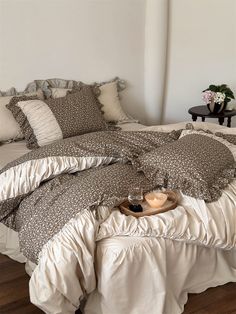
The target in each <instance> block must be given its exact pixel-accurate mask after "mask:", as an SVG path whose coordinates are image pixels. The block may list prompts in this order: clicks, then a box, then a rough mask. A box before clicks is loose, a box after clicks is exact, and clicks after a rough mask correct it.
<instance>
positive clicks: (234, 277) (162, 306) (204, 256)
mask: <svg viewBox="0 0 236 314" xmlns="http://www.w3.org/2000/svg"><path fill="white" fill-rule="evenodd" d="M119 126H120V127H121V128H122V129H123V130H125V132H130V134H133V136H135V135H136V134H138V136H142V134H144V136H143V138H145V136H146V137H147V136H149V135H150V136H152V135H153V134H155V132H156V133H157V134H158V132H163V133H166V134H169V133H171V132H172V131H173V130H175V131H178V130H181V129H184V128H185V126H186V122H184V123H178V124H173V125H166V126H152V127H145V126H143V125H140V124H139V123H136V122H126V123H121V124H120V125H119ZM193 126H194V128H195V129H205V130H210V131H211V132H213V133H215V132H217V131H220V132H221V133H223V134H236V130H235V129H233V128H232V129H228V128H225V127H222V126H217V125H215V124H211V123H194V124H193ZM132 132H134V133H132ZM135 132H139V133H135ZM140 132H142V133H140ZM145 132H146V133H145ZM125 134H126V136H127V137H129V134H128V133H125ZM130 136H131V135H130ZM90 140H91V141H92V137H90ZM150 140H151V139H150ZM168 140H169V139H168ZM80 141H81V138H80ZM117 143H118V142H117ZM140 143H141V141H140ZM117 145H118V144H117ZM140 145H141V144H140ZM143 145H145V143H144V144H143ZM141 146H142V145H141ZM106 149H107V147H106ZM39 150H40V149H39ZM27 152H29V149H27V148H26V143H25V141H24V140H21V141H17V142H13V143H10V144H4V145H2V146H0V166H1V168H3V167H4V166H6V164H7V163H9V162H13V166H12V168H14V167H15V168H16V167H17V166H18V165H17V162H16V163H15V164H14V162H15V161H14V160H16V159H17V158H18V159H19V157H21V156H23V157H21V158H23V159H22V160H23V162H27V161H26V160H24V156H25V155H24V154H26V153H27ZM123 153H124V154H125V157H130V156H129V154H127V151H126V150H125V149H124V152H123ZM128 153H130V151H128ZM35 154H37V152H36V153H35ZM119 157H120V156H119ZM122 157H123V155H122ZM37 158H39V157H38V156H37V155H36V159H37ZM18 159H17V160H18ZM118 159H119V158H118ZM106 162H107V160H106ZM110 162H111V160H110V161H109V163H110ZM113 162H114V160H112V163H113ZM116 162H117V160H116V161H115V163H114V164H113V166H114V167H116ZM124 167H125V165H124ZM15 168H14V170H15ZM9 169H11V168H9ZM9 169H8V170H9ZM22 169H23V168H22ZM23 170H24V169H23ZM77 170H78V169H77ZM80 170H85V169H84V168H83V169H82V168H80ZM125 170H126V169H125ZM127 170H128V169H127ZM70 171H71V169H70ZM74 172H75V171H74ZM81 172H82V175H81V177H80V180H85V182H86V171H85V172H83V171H81ZM84 173H85V175H84ZM16 174H17V173H16ZM92 175H93V174H92ZM84 176H85V177H84ZM63 178H64V177H63ZM65 178H67V177H66V175H65ZM113 178H114V177H113ZM48 179H51V175H49V176H48ZM48 179H47V180H48ZM63 180H64V179H63ZM113 181H114V180H113ZM1 182H3V181H1ZM49 183H50V180H49ZM32 195H34V193H32ZM179 197H180V200H179V206H178V207H177V208H176V209H175V210H173V211H169V212H167V213H163V214H160V215H154V216H151V217H142V218H140V219H135V218H134V217H126V216H125V215H122V214H121V213H120V212H119V210H118V209H117V208H116V207H113V206H109V205H104V204H98V207H97V210H85V211H83V212H82V213H80V214H79V215H76V216H74V217H73V218H72V219H71V220H70V221H69V224H68V223H67V224H66V225H65V226H64V227H63V228H62V230H60V231H59V232H57V233H56V234H55V235H54V236H53V237H52V238H51V239H50V240H49V241H47V243H46V244H44V245H43V248H42V250H41V251H40V255H39V259H38V260H37V261H36V263H35V261H33V262H32V260H30V259H29V258H27V257H25V256H24V254H23V253H22V252H21V250H20V247H19V235H20V237H21V231H20V233H18V232H15V231H13V230H11V229H9V228H7V227H6V226H5V225H4V224H2V223H1V224H0V252H1V253H2V254H6V255H8V256H10V257H11V258H13V259H15V260H17V261H19V262H24V263H26V271H27V273H28V274H29V275H30V276H31V279H30V297H31V301H32V302H33V303H34V304H35V305H37V306H38V307H40V308H41V309H42V310H43V311H44V312H45V313H53V314H56V313H58V314H59V313H63V314H67V313H68V314H69V313H74V312H75V310H76V309H77V308H79V306H80V305H81V302H82V303H83V301H84V300H86V304H85V305H84V306H83V307H84V308H83V312H84V313H86V314H95V313H96V314H100V313H101V314H108V313H109V314H120V313H123V314H133V313H135V314H138V313H143V312H144V311H146V312H147V313H150V314H152V313H153V314H154V313H155V314H156V313H160V314H161V313H166V314H168V313H175V314H178V313H182V312H183V309H184V304H185V303H186V302H187V294H188V293H193V292H194V293H199V292H202V291H204V290H205V289H207V288H209V287H214V286H217V285H221V284H225V283H227V282H230V281H236V250H235V242H236V232H235V231H236V224H235V221H236V211H235V209H236V183H235V180H231V181H230V183H229V184H228V185H227V187H226V188H224V190H223V192H222V195H221V196H220V198H219V199H218V200H216V201H214V202H210V203H206V202H204V201H203V200H199V199H196V198H194V197H192V196H187V195H185V194H184V193H182V192H181V191H179ZM29 198H30V197H29ZM23 201H24V200H23ZM34 201H35V200H34ZM26 203H27V201H26ZM112 204H113V203H112ZM52 206H53V205H52ZM26 207H27V206H26ZM19 217H20V216H19ZM19 217H16V219H20V218H21V217H20V218H19ZM22 217H24V216H22ZM32 217H33V214H32ZM222 222H224V223H222ZM65 227H66V228H65ZM20 240H21V241H22V239H21V238H20ZM31 240H32V241H33V239H31ZM32 243H34V242H29V244H28V243H27V245H28V246H29V247H30V246H31V244H32ZM27 245H25V247H26V248H25V251H24V250H23V252H28V250H29V249H31V247H30V248H29V247H28V248H27ZM26 255H27V254H26ZM68 266H69V267H68Z"/></svg>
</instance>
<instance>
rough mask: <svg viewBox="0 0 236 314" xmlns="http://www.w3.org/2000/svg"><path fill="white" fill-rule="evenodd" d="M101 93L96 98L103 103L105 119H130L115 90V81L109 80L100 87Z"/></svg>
mask: <svg viewBox="0 0 236 314" xmlns="http://www.w3.org/2000/svg"><path fill="white" fill-rule="evenodd" d="M99 88H100V91H101V94H100V95H99V96H98V100H99V101H100V103H101V104H102V105H103V107H102V111H103V112H104V118H105V120H106V121H122V120H130V119H129V117H128V116H127V115H126V114H125V112H124V111H123V109H122V107H121V104H120V99H119V94H118V90H117V82H116V81H114V82H111V83H107V84H104V85H101V86H100V87H99Z"/></svg>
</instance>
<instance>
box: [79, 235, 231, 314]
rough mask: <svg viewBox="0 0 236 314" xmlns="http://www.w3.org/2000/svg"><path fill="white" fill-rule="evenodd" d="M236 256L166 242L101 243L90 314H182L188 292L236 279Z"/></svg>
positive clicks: (123, 239) (135, 239)
mask: <svg viewBox="0 0 236 314" xmlns="http://www.w3.org/2000/svg"><path fill="white" fill-rule="evenodd" d="M235 259H236V252H235V250H231V251H224V250H216V249H214V248H206V247H202V246H198V245H193V244H187V243H183V242H182V243H180V242H177V241H173V240H168V239H163V238H158V239H156V238H150V237H142V238H141V237H113V238H108V239H104V240H102V241H99V242H98V243H97V256H96V269H97V274H98V275H97V277H98V278H97V280H98V285H97V290H95V291H94V292H93V293H92V294H90V295H89V298H88V301H87V303H86V307H85V311H84V313H85V314H121V313H122V314H143V313H148V314H180V313H182V312H183V311H184V304H185V303H186V302H187V298H188V296H187V294H188V293H200V292H202V291H204V290H206V289H207V288H209V287H215V286H218V285H222V284H225V283H227V282H230V281H236V265H235Z"/></svg>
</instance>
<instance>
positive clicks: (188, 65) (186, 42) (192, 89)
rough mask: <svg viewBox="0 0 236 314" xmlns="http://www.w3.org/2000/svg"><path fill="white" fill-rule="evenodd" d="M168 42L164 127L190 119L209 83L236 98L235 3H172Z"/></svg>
mask: <svg viewBox="0 0 236 314" xmlns="http://www.w3.org/2000/svg"><path fill="white" fill-rule="evenodd" d="M169 40H170V41H169V62H168V80H167V91H168V92H167V97H166V101H165V105H166V107H165V119H164V122H165V123H170V122H176V121H182V120H187V119H189V118H190V116H189V114H188V113H187V111H188V108H189V107H191V106H194V105H200V104H203V103H202V99H201V91H202V90H203V89H205V88H207V87H208V86H209V84H210V83H213V84H214V83H215V84H222V83H226V84H228V85H229V86H230V87H231V88H232V89H233V90H234V93H235V96H236V1H235V0H172V1H171V5H170V38H169ZM235 120H236V117H235V118H233V121H234V125H235V126H236V121H235ZM208 121H209V122H210V121H211V120H208Z"/></svg>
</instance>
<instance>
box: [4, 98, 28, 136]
mask: <svg viewBox="0 0 236 314" xmlns="http://www.w3.org/2000/svg"><path fill="white" fill-rule="evenodd" d="M12 97H13V96H5V97H0V141H8V140H11V139H20V138H23V134H22V133H21V130H20V126H19V124H18V123H17V122H16V120H15V119H14V117H13V115H12V113H11V111H10V110H8V109H7V107H6V105H7V104H8V103H9V101H10V100H11V98H12Z"/></svg>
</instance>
